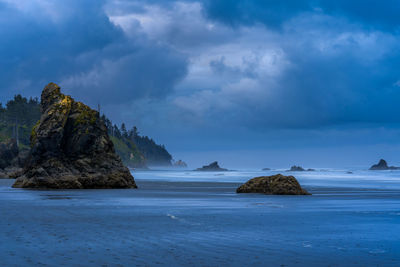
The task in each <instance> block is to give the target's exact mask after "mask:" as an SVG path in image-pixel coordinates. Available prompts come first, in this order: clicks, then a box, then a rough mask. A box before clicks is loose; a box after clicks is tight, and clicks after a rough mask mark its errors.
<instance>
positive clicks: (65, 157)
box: [13, 83, 136, 189]
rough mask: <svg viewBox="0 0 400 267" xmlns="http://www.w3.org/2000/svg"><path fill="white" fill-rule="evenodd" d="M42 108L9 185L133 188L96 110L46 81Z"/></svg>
mask: <svg viewBox="0 0 400 267" xmlns="http://www.w3.org/2000/svg"><path fill="white" fill-rule="evenodd" d="M41 113H42V115H41V118H40V121H39V122H38V123H37V124H36V126H35V127H34V128H33V129H32V133H31V150H30V156H29V158H28V160H27V162H26V164H25V167H24V170H23V172H22V173H21V175H20V176H19V177H17V180H16V181H15V183H14V185H13V187H22V188H55V189H72V188H77V189H78V188H136V184H135V181H134V179H133V177H132V175H131V173H130V172H129V170H128V169H127V168H126V167H125V166H124V165H123V164H122V162H121V159H120V158H119V157H118V156H117V155H116V154H115V151H114V146H113V143H112V142H111V140H110V138H109V136H108V134H107V129H106V127H105V125H104V123H103V121H102V120H101V119H100V118H99V113H98V112H97V111H95V110H92V109H91V108H89V107H88V106H86V105H84V104H83V103H81V102H77V101H74V99H72V98H71V97H70V96H67V95H64V94H62V93H61V92H60V87H58V86H57V85H56V84H54V83H50V84H48V85H47V86H46V87H45V88H44V90H43V92H42V95H41Z"/></svg>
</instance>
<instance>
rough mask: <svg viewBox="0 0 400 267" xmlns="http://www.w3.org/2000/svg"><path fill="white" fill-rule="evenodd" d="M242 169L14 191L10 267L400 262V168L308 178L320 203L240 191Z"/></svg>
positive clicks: (9, 214)
mask: <svg viewBox="0 0 400 267" xmlns="http://www.w3.org/2000/svg"><path fill="white" fill-rule="evenodd" d="M269 173H276V171H271V172H261V171H256V170H252V171H236V172H224V173H218V174H216V173H201V174H199V173H196V172H192V171H170V170H157V171H141V172H140V171H139V172H134V173H133V175H134V176H135V180H136V182H137V185H138V186H139V189H113V190H27V189H13V188H11V185H12V183H13V180H10V179H0V214H1V220H0V229H1V230H0V240H1V244H0V263H1V265H2V266H27V265H31V266H32V265H35V266H399V264H400V241H399V240H400V178H397V177H400V172H398V171H397V172H378V173H376V172H366V171H360V172H356V171H355V172H354V174H346V173H345V172H344V171H324V172H322V171H321V172H313V173H311V172H310V173H301V174H300V173H299V174H298V175H296V177H298V180H299V182H300V183H301V184H302V185H303V186H304V187H305V188H306V189H307V190H308V191H309V192H311V193H312V194H313V195H311V196H271V195H260V194H236V193H235V190H236V188H237V187H238V186H239V185H240V184H241V183H242V182H245V181H246V180H247V179H248V178H249V177H255V176H257V175H263V174H269Z"/></svg>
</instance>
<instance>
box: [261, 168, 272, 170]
mask: <svg viewBox="0 0 400 267" xmlns="http://www.w3.org/2000/svg"><path fill="white" fill-rule="evenodd" d="M262 170H263V171H270V170H271V169H270V168H264V169H262Z"/></svg>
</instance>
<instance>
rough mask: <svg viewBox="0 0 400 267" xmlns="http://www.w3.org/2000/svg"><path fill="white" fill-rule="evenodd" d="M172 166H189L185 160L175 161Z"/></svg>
mask: <svg viewBox="0 0 400 267" xmlns="http://www.w3.org/2000/svg"><path fill="white" fill-rule="evenodd" d="M172 166H173V167H177V168H187V164H186V162H184V161H183V160H178V161H175V162H174V164H173V165H172Z"/></svg>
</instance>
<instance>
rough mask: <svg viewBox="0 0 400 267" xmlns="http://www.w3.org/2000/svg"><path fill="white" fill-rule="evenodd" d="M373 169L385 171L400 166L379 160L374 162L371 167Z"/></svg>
mask: <svg viewBox="0 0 400 267" xmlns="http://www.w3.org/2000/svg"><path fill="white" fill-rule="evenodd" d="M369 169H370V170H371V171H384V170H400V167H395V166H388V164H387V162H386V160H384V159H381V160H379V162H378V164H374V165H372V166H371V168H369Z"/></svg>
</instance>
